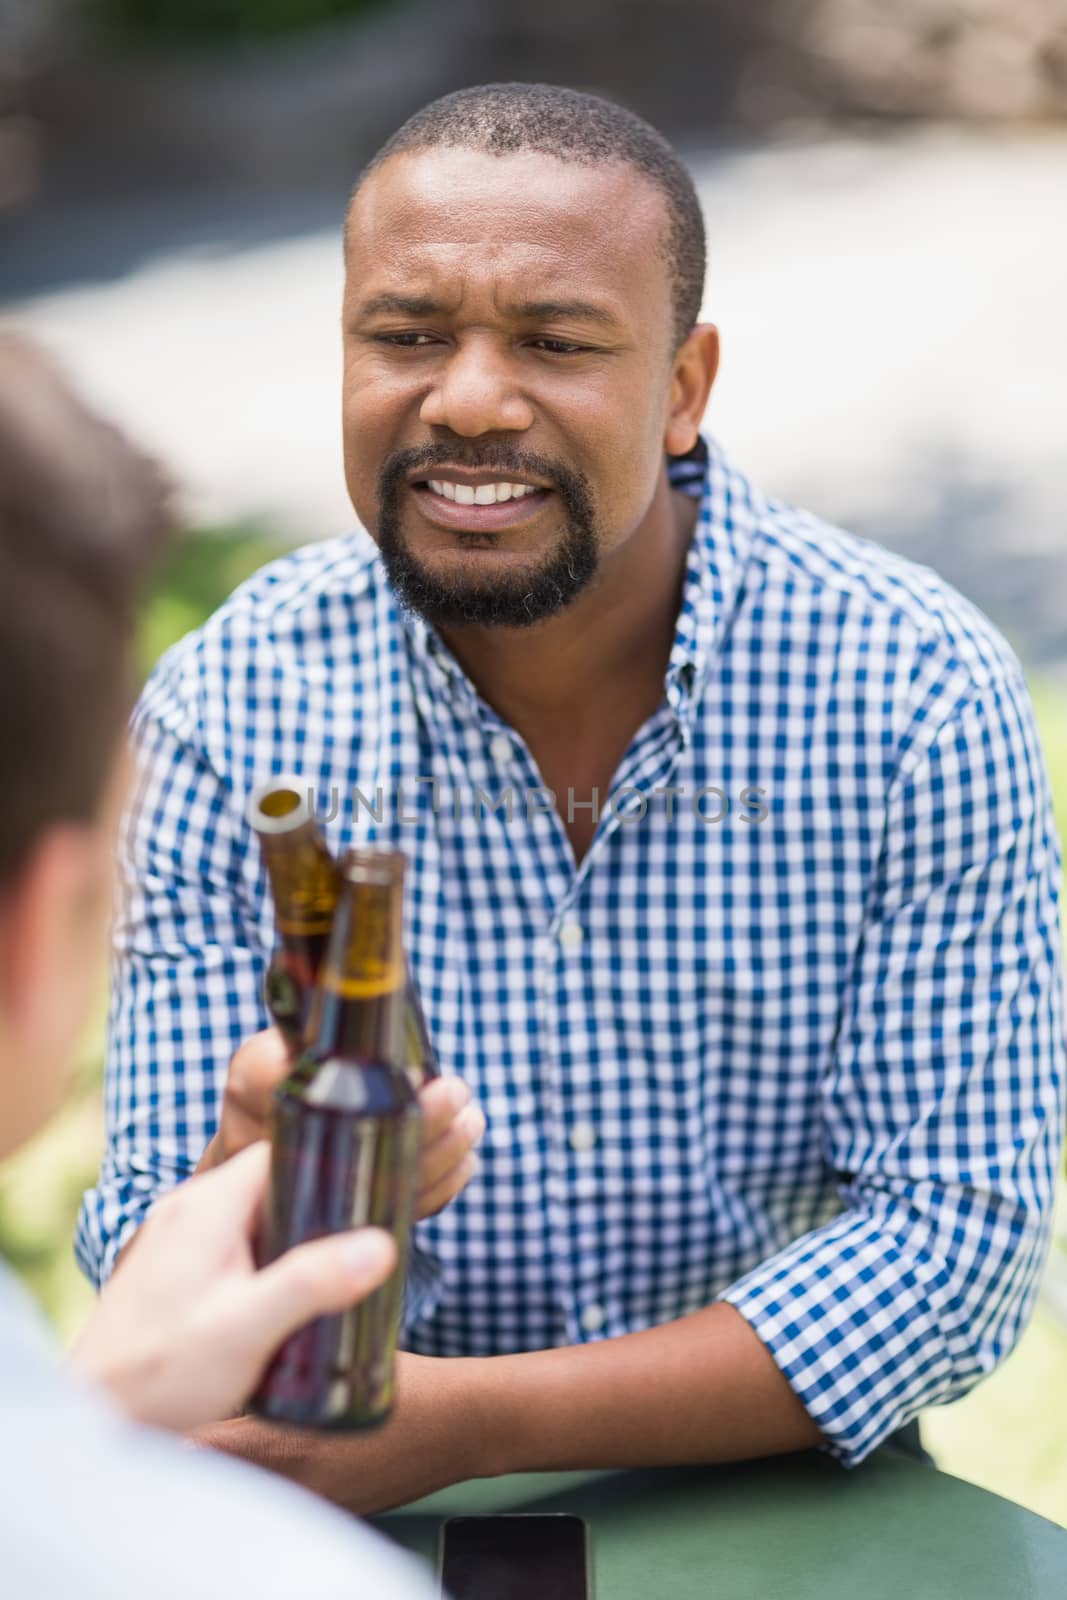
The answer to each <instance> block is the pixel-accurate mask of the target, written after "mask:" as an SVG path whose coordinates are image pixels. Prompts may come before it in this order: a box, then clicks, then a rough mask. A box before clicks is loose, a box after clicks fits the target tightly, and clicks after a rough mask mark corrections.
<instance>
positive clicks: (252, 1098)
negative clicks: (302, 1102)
mask: <svg viewBox="0 0 1067 1600" xmlns="http://www.w3.org/2000/svg"><path fill="white" fill-rule="evenodd" d="M291 1066H292V1056H291V1054H290V1052H289V1047H288V1045H287V1044H286V1042H285V1040H284V1038H283V1037H282V1034H281V1032H280V1030H279V1029H278V1028H264V1029H263V1032H262V1033H255V1034H253V1035H252V1037H251V1039H246V1040H245V1042H244V1044H243V1045H241V1047H240V1049H239V1050H237V1051H236V1052H235V1054H234V1056H233V1059H232V1061H231V1062H230V1070H229V1072H228V1074H227V1076H226V1097H227V1099H228V1100H231V1101H232V1102H233V1103H234V1104H235V1105H239V1106H240V1107H241V1109H242V1110H243V1111H246V1112H248V1113H249V1114H251V1115H256V1114H259V1115H262V1116H264V1117H265V1116H266V1115H267V1112H268V1111H269V1109H270V1097H271V1095H272V1094H273V1092H274V1090H275V1089H276V1088H277V1087H278V1085H279V1084H280V1083H281V1082H282V1080H283V1079H284V1078H285V1077H287V1076H288V1073H289V1070H290V1067H291Z"/></svg>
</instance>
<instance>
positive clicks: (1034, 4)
mask: <svg viewBox="0 0 1067 1600" xmlns="http://www.w3.org/2000/svg"><path fill="white" fill-rule="evenodd" d="M482 10H483V12H484V14H485V17H486V40H485V51H486V57H487V60H488V61H489V62H490V63H491V65H492V67H493V69H494V75H497V76H504V75H514V76H516V77H520V78H526V79H529V78H533V77H545V78H549V79H556V80H559V81H563V82H568V83H576V82H584V83H588V84H589V85H590V86H593V87H603V88H609V89H614V91H615V93H617V94H619V95H620V96H621V97H622V98H624V99H625V100H626V101H627V102H628V103H629V104H632V105H634V106H635V107H636V108H638V109H641V110H643V111H645V112H646V114H648V115H650V116H654V117H657V118H658V119H659V120H661V121H663V122H664V123H665V124H667V125H669V126H672V127H674V128H675V129H678V128H680V127H681V128H684V127H687V126H691V127H699V126H707V125H709V124H712V125H714V124H719V125H724V124H725V125H729V124H740V125H741V126H742V127H750V128H751V127H766V126H768V125H771V126H773V125H775V124H779V123H782V122H790V121H792V120H794V119H826V118H836V117H842V116H852V117H855V116H866V117H878V118H884V117H893V118H924V119H926V118H929V119H938V120H941V119H960V118H962V119H976V120H987V119H988V120H996V121H1002V120H1005V119H1023V120H1028V121H1034V120H1044V119H1048V118H1062V117H1064V116H1067V0H763V3H762V4H752V3H751V0H655V3H652V0H509V3H508V4H507V5H506V6H498V5H494V4H493V0H485V3H484V5H483V7H482Z"/></svg>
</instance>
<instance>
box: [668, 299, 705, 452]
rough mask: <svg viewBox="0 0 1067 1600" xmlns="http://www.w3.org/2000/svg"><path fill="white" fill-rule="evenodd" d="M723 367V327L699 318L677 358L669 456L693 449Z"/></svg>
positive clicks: (671, 389) (671, 391) (670, 407)
mask: <svg viewBox="0 0 1067 1600" xmlns="http://www.w3.org/2000/svg"><path fill="white" fill-rule="evenodd" d="M718 370H719V330H718V328H716V327H715V325H714V323H711V322H698V323H697V325H696V327H695V328H694V329H693V331H692V333H691V334H690V335H689V337H688V338H687V339H686V340H685V342H684V344H682V345H681V347H680V348H679V350H678V353H677V355H676V356H675V358H674V364H673V368H672V371H671V387H670V395H669V398H668V410H667V428H666V432H665V433H664V436H663V448H664V449H665V450H666V452H667V454H668V455H669V456H684V455H685V454H686V453H687V452H688V451H690V450H692V448H693V446H694V445H695V444H696V442H697V435H698V434H699V432H700V422H701V418H702V417H703V415H704V410H705V408H706V406H707V403H708V396H709V395H710V394H711V386H712V384H713V383H714V382H715V374H716V373H717V372H718Z"/></svg>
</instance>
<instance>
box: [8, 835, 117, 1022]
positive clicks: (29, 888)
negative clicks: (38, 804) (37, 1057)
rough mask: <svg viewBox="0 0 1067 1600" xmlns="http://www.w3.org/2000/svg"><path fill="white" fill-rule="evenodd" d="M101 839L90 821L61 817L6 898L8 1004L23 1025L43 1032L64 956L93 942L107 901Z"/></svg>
mask: <svg viewBox="0 0 1067 1600" xmlns="http://www.w3.org/2000/svg"><path fill="white" fill-rule="evenodd" d="M99 872H100V865H99V843H98V841H97V839H96V837H95V834H94V830H93V828H92V827H91V826H90V825H89V824H83V823H76V822H63V823H53V824H52V825H51V826H49V827H46V828H45V829H43V831H42V832H41V834H40V835H39V837H38V839H37V842H36V843H35V845H34V846H33V848H32V850H31V852H30V855H29V858H28V860H27V861H26V862H25V864H24V865H23V866H22V867H21V868H20V870H19V871H18V873H17V874H16V875H15V878H14V880H13V881H12V882H11V883H10V884H9V885H8V887H7V889H6V890H5V891H4V894H3V896H2V899H0V1006H2V1007H3V1011H4V1015H5V1016H6V1017H7V1018H8V1020H9V1022H10V1023H11V1024H12V1025H13V1026H14V1028H15V1030H16V1031H17V1032H19V1033H22V1034H25V1035H27V1036H29V1035H32V1034H33V1033H34V1032H35V1031H36V1025H37V1023H38V1021H39V1020H41V1013H42V1012H43V1011H44V1010H46V1009H47V1008H48V1007H49V1006H51V1005H53V1004H54V1003H55V996H56V993H57V990H58V989H59V988H60V987H61V985H62V981H63V967H64V963H65V962H68V961H70V960H72V959H77V953H78V951H79V949H81V950H84V948H85V934H86V929H85V919H86V917H87V916H89V915H94V914H95V912H96V909H97V907H98V905H99V896H100V884H99Z"/></svg>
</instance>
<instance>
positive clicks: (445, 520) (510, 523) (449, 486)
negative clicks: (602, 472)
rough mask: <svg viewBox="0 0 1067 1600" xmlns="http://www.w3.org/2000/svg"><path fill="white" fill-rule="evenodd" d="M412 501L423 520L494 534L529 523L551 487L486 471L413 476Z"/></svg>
mask: <svg viewBox="0 0 1067 1600" xmlns="http://www.w3.org/2000/svg"><path fill="white" fill-rule="evenodd" d="M410 488H411V490H412V492H413V494H414V496H415V502H416V504H417V506H418V508H419V511H420V512H421V513H422V515H423V517H424V518H425V520H426V521H427V522H432V523H433V524H435V526H437V527H439V528H446V529H449V530H455V531H457V532H466V533H496V532H503V531H504V530H505V529H507V528H514V527H517V526H518V525H519V524H525V523H528V522H532V521H533V519H534V518H535V517H536V516H537V514H538V513H539V512H540V511H541V509H542V507H543V506H544V504H545V502H546V501H547V500H548V499H549V498H550V497H551V495H552V490H551V489H549V488H546V487H544V486H542V485H541V484H537V483H530V482H523V481H521V480H519V479H515V478H496V477H490V475H489V473H487V472H484V471H483V472H479V473H473V472H472V473H466V474H464V473H461V472H459V471H455V472H450V471H448V470H447V469H443V470H442V475H441V476H437V474H436V473H435V475H434V476H433V477H432V478H431V477H426V478H417V479H414V480H413V481H412V482H411V483H410Z"/></svg>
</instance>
